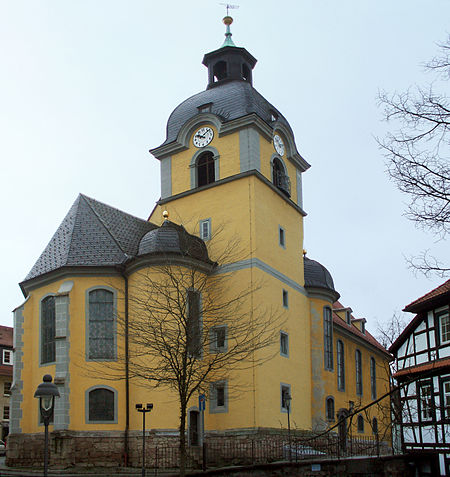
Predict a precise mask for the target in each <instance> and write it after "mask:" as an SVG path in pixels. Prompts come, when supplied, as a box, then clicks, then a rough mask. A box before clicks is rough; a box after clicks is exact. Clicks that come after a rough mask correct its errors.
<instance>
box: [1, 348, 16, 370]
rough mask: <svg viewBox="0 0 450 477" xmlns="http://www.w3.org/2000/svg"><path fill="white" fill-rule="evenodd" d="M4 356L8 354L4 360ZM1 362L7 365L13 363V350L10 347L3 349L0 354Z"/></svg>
mask: <svg viewBox="0 0 450 477" xmlns="http://www.w3.org/2000/svg"><path fill="white" fill-rule="evenodd" d="M6 356H8V358H7V360H6ZM2 359H3V361H2V363H3V364H6V365H8V366H12V365H13V364H14V363H13V352H12V350H11V349H4V350H3V356H2Z"/></svg>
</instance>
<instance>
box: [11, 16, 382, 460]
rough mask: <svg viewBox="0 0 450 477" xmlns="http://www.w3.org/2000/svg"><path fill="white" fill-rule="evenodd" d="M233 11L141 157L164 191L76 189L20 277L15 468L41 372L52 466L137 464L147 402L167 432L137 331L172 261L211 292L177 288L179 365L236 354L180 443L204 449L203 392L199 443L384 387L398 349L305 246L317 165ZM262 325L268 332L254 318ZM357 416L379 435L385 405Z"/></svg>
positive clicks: (359, 404)
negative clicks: (307, 178)
mask: <svg viewBox="0 0 450 477" xmlns="http://www.w3.org/2000/svg"><path fill="white" fill-rule="evenodd" d="M231 22H232V19H231V18H230V17H225V19H224V23H225V25H226V34H225V41H224V43H223V45H222V46H221V47H220V48H219V49H217V50H215V51H212V52H210V53H207V54H205V56H204V58H203V65H204V66H205V67H206V68H207V71H208V76H207V77H208V83H207V87H206V89H205V90H204V91H202V92H200V93H198V94H196V95H194V96H192V97H190V98H188V99H186V100H185V101H183V102H182V103H181V104H180V105H179V106H177V107H176V108H175V110H174V111H173V112H172V114H171V115H170V117H169V119H168V122H167V136H166V138H165V140H164V142H163V143H162V144H161V145H160V146H158V147H155V148H154V149H152V150H151V151H150V152H151V154H152V155H153V156H154V157H155V158H156V160H158V161H159V162H160V170H161V193H160V199H159V200H158V202H157V204H156V206H155V208H154V209H153V210H152V211H151V213H150V216H149V218H148V219H142V218H137V217H134V216H132V215H130V214H127V213H126V212H122V211H120V210H118V209H116V208H114V207H111V206H109V205H106V204H104V203H102V202H100V201H97V200H94V199H93V198H90V197H87V196H85V195H79V196H78V197H77V198H76V200H75V202H74V203H73V205H72V207H71V209H70V210H69V212H68V213H67V215H66V217H65V218H64V220H63V221H62V223H61V224H60V226H59V227H58V228H57V230H56V232H55V234H54V235H53V237H52V238H51V240H50V242H49V244H48V245H47V247H46V248H45V250H44V251H43V252H42V254H41V256H40V257H39V258H38V260H37V261H36V263H35V264H34V266H33V267H32V268H31V270H30V272H29V274H28V275H27V276H26V278H25V279H24V281H23V282H21V283H20V287H21V289H22V292H23V294H24V297H25V301H24V303H23V304H21V305H20V306H18V307H17V308H16V310H15V311H14V376H13V385H12V388H11V405H10V423H9V426H10V435H9V441H8V454H7V463H8V465H29V464H32V459H33V458H34V456H35V455H36V452H37V449H38V448H40V446H42V434H43V431H44V427H43V424H42V420H41V418H40V415H39V408H38V402H37V400H36V399H35V398H34V397H33V396H34V392H35V390H36V388H37V386H38V385H39V384H40V383H41V381H42V377H43V375H44V374H50V375H51V376H52V377H53V379H54V383H55V384H56V385H57V387H58V390H59V393H60V397H59V398H57V399H56V400H55V410H54V416H53V420H52V424H51V425H50V432H51V435H52V439H53V441H52V442H53V447H52V457H51V459H52V462H53V463H55V462H60V463H66V464H67V463H69V464H70V463H72V464H73V463H80V462H82V463H96V462H99V461H106V460H107V461H109V462H115V463H117V464H118V465H119V464H123V463H124V462H127V461H128V462H130V461H131V462H132V456H133V455H136V452H137V451H136V446H137V445H138V444H137V443H138V437H139V436H140V433H141V432H142V415H141V414H140V413H138V412H136V404H138V403H147V402H151V403H153V404H154V408H153V411H152V412H151V414H150V418H149V423H148V429H149V430H150V432H151V434H150V435H151V437H149V439H152V442H156V441H158V439H160V440H161V441H164V442H168V441H170V439H176V438H177V436H178V435H179V429H180V403H179V395H178V394H177V393H176V392H175V390H174V389H175V388H174V387H173V386H170V385H169V384H167V383H168V382H167V380H166V381H165V382H162V381H161V382H159V383H156V381H155V379H154V376H153V375H152V372H153V371H152V363H154V362H156V361H157V360H158V359H159V358H158V357H157V356H155V355H153V357H151V358H148V359H147V358H142V356H144V354H141V352H142V353H143V351H142V350H143V348H142V346H143V344H142V341H143V340H144V338H143V337H144V336H145V333H146V332H147V331H148V329H149V328H151V329H152V330H153V332H154V326H153V325H154V323H155V321H151V322H149V325H148V327H147V328H146V329H145V330H144V328H142V334H140V333H139V331H137V330H138V326H137V325H136V323H137V322H138V321H137V320H139V319H140V312H139V311H138V310H141V311H142V310H144V309H145V310H147V311H148V313H149V316H150V317H155V316H156V315H155V310H154V306H155V303H157V302H158V303H159V304H160V308H159V313H160V314H164V313H166V314H167V315H170V314H171V313H172V311H173V310H171V309H170V305H167V309H164V305H163V303H162V302H163V301H164V300H166V301H167V303H169V302H170V300H172V296H169V294H168V293H167V295H164V293H165V292H164V287H163V286H162V283H163V282H162V281H161V280H163V277H162V275H161V274H162V273H163V272H162V270H164V269H165V267H166V266H167V264H170V266H171V267H175V268H176V269H177V270H179V271H185V270H188V271H190V270H193V269H195V271H196V273H199V274H200V275H201V276H200V278H199V279H198V280H199V281H201V282H202V283H203V284H205V287H206V288H205V289H204V291H203V290H200V288H199V285H198V282H197V281H194V282H193V283H192V285H190V286H186V288H185V289H184V290H181V289H180V287H178V295H179V299H180V300H182V302H183V303H182V309H183V310H188V311H187V312H186V313H187V315H188V317H189V320H193V319H195V320H196V321H195V323H194V324H193V322H188V323H185V325H186V327H185V329H184V332H185V334H186V335H189V336H187V337H186V339H185V342H186V346H187V347H188V348H189V349H188V350H187V351H188V352H187V354H185V355H184V356H185V358H186V359H188V360H192V362H193V363H195V362H197V363H199V362H201V363H203V364H202V365H205V363H211V362H213V361H214V360H216V361H214V362H217V361H218V360H220V356H221V353H223V355H224V356H225V355H226V354H227V353H231V351H232V349H233V347H236V353H237V354H235V356H238V357H239V356H242V363H245V364H246V366H242V365H241V364H242V363H241V362H239V360H237V359H236V360H235V361H234V362H233V359H232V357H231V359H229V360H228V361H227V360H226V359H225V360H224V361H223V363H224V366H223V367H222V368H220V369H219V368H217V370H216V372H215V373H212V374H211V375H208V376H207V378H205V380H204V382H203V384H202V385H201V386H200V387H199V389H198V390H197V391H198V392H197V391H196V392H195V393H194V394H192V395H190V396H189V402H188V403H187V413H186V416H185V426H186V439H187V442H188V445H190V446H195V445H198V444H199V437H198V434H199V432H200V428H201V424H202V423H201V422H200V415H201V412H200V411H201V409H199V399H198V398H199V395H201V396H205V399H206V406H205V410H204V421H203V425H204V431H205V434H204V438H205V439H208V438H209V436H211V435H214V436H215V437H216V438H217V437H218V436H219V437H220V436H222V437H223V438H224V439H232V438H233V436H235V435H240V436H241V437H242V435H245V434H248V435H250V434H253V435H255V434H258V435H263V434H265V433H266V434H270V433H274V432H275V431H277V432H278V431H279V432H285V431H286V428H287V416H288V411H289V417H290V425H291V428H292V429H293V430H298V431H300V430H301V431H310V432H318V431H324V430H326V429H328V428H329V427H332V426H334V425H336V424H337V423H338V416H340V415H344V414H345V415H349V414H351V413H352V412H355V411H357V409H358V408H363V407H364V406H366V405H367V404H370V403H371V402H374V401H376V400H377V399H378V398H379V397H381V396H383V395H384V394H385V393H386V392H387V391H388V389H389V366H388V363H389V361H390V359H391V355H390V354H389V353H388V352H387V351H386V350H385V349H384V348H383V347H382V346H381V345H380V344H379V343H378V342H377V341H376V340H375V338H373V336H371V334H370V333H369V332H368V331H367V330H366V329H365V322H366V320H365V319H364V318H361V317H360V318H357V317H355V316H353V314H352V310H351V308H350V307H349V306H346V305H344V304H342V301H338V300H340V295H339V293H338V291H337V289H336V288H335V285H334V282H333V279H332V276H331V274H330V272H329V271H328V270H327V269H326V268H325V266H324V265H322V264H321V263H319V262H318V261H316V260H313V259H312V258H310V257H308V256H307V255H306V252H304V250H303V233H304V227H303V224H304V218H305V216H306V212H305V210H304V207H303V198H302V180H303V175H304V173H305V172H306V171H307V170H308V168H309V167H310V165H309V164H308V162H307V161H306V160H305V159H304V158H303V157H302V155H301V154H300V153H299V151H298V150H297V145H296V143H295V139H294V133H293V131H292V129H291V127H290V125H289V122H288V121H287V119H286V118H285V117H284V116H283V114H282V113H281V112H280V111H279V110H278V109H277V108H276V107H275V106H273V105H272V104H271V103H270V102H269V101H268V100H267V99H265V98H264V97H263V96H262V95H261V94H259V93H258V91H256V89H255V88H254V87H253V70H254V67H255V64H256V59H255V58H254V57H253V56H252V55H251V54H250V53H249V52H248V51H247V50H246V49H245V48H241V47H237V46H235V44H234V42H233V40H232V37H231V32H230V25H231ZM269 61H270V59H269ZM183 273H184V272H183ZM171 277H172V276H171ZM164 279H165V280H167V276H166V277H165V278H164ZM218 279H221V280H222V282H221V286H222V288H221V292H220V293H219V294H216V295H215V298H214V297H213V298H211V296H207V295H208V293H207V292H208V286H209V285H208V284H209V283H217V280H218ZM196 280H197V279H196ZM149 284H151V285H152V287H153V289H152V290H153V291H152V292H151V293H150V292H149V294H148V295H146V292H144V291H143V290H144V288H145V286H149ZM158 284H159V285H158ZM155 289H156V290H158V292H159V295H158V296H156V292H155ZM199 290H200V291H199ZM152 293H154V294H155V297H153V296H152ZM145 296H148V297H149V298H148V299H147V300H146V301H145V300H144V297H145ZM161 296H163V298H164V299H161ZM180 297H181V298H180ZM234 297H239V299H238V300H235V299H234ZM158 300H159V301H158ZM144 302H145V303H144ZM235 302H238V306H237V307H236V308H235V309H234V311H233V312H232V313H228V314H227V313H222V314H221V313H220V310H218V308H220V306H218V305H217V303H221V304H222V305H223V309H224V310H230V309H231V308H230V307H231V304H233V303H235ZM138 303H139V306H141V307H142V308H138ZM177 306H178V304H177ZM208 307H209V310H211V309H214V311H212V312H211V311H209V312H208ZM214 307H215V308H214ZM227 307H228V308H227ZM238 314H239V317H238ZM233 315H234V316H233ZM212 316H213V317H214V318H211V317H212ZM155 319H156V320H157V318H155ZM258 320H265V321H264V323H265V324H266V325H267V326H265V327H264V329H262V327H259V328H258V323H262V322H259V321H258ZM255 322H256V324H255V326H254V327H253V328H252V327H250V328H249V327H245V323H255ZM237 324H238V325H239V327H240V328H239V331H240V334H239V336H238V334H237V332H236V326H237ZM133 333H134V335H133ZM265 333H267V336H266V335H265ZM245 334H247V335H248V340H249V342H250V343H255V342H256V341H254V340H255V336H254V335H255V334H259V335H260V336H261V337H262V338H260V337H259V336H258V337H257V338H258V339H260V341H259V343H260V344H261V340H262V342H264V340H266V341H265V345H264V346H259V345H256V346H255V347H254V348H252V346H253V345H251V346H250V347H249V349H248V350H247V351H248V352H247V354H245V353H242V355H240V354H239V353H240V352H241V351H240V349H239V348H238V346H237V345H236V343H241V346H242V344H243V343H244V344H245V341H244V340H243V335H245ZM203 336H205V338H202V337H203ZM138 338H142V339H141V341H140V342H139V339H138ZM162 338H164V339H165V340H166V341H168V342H169V343H170V346H169V348H170V350H171V352H172V350H173V349H174V348H176V347H177V346H180V343H182V342H183V340H184V337H183V336H182V337H181V338H180V339H174V338H171V335H170V333H167V334H166V335H165V336H163V337H156V335H154V336H153V338H152V339H154V340H155V341H156V340H157V339H162ZM150 341H151V340H150ZM193 343H195V345H194V346H193ZM205 343H208V345H205ZM153 344H154V342H153V341H152V345H151V346H153ZM166 345H167V343H166ZM140 346H141V347H140ZM151 346H150V347H151ZM185 351H186V349H185ZM163 354H164V353H163V352H161V356H162V355H163ZM231 356H232V355H231ZM139 357H140V358H139ZM138 359H141V361H139V360H138ZM146 359H147V361H146ZM133 360H135V361H134V362H133ZM136 360H138V361H136ZM152 360H153V361H152ZM136 362H137V363H139V366H140V367H139V369H140V370H141V374H140V373H139V372H138V371H137V367H136ZM133 363H134V364H133ZM133 366H135V367H134V368H133ZM343 413H344V414H343ZM351 426H352V434H353V435H361V436H366V437H367V438H373V436H374V435H375V434H376V433H377V434H378V433H380V435H383V436H384V439H386V440H387V439H388V437H389V429H390V419H389V412H388V413H387V414H386V413H385V412H383V411H382V410H381V409H380V408H379V407H376V406H374V407H373V408H372V409H371V411H370V414H368V413H367V412H365V413H361V414H360V415H355V418H354V419H353V420H352V421H351ZM335 432H337V429H335ZM381 433H383V434H381ZM102 442H103V443H105V446H104V447H103V449H106V450H105V451H104V455H103V456H102V455H101V452H102V451H101V447H100V446H99V443H102ZM139 442H140V441H139ZM106 443H107V444H106ZM96 446H97V447H96ZM92 449H95V452H94V451H92Z"/></svg>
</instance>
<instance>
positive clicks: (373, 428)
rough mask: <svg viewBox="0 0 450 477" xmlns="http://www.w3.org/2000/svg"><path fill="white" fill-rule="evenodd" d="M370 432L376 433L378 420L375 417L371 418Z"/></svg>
mask: <svg viewBox="0 0 450 477" xmlns="http://www.w3.org/2000/svg"><path fill="white" fill-rule="evenodd" d="M372 432H373V433H374V434H378V420H377V418H376V417H374V418H373V419H372Z"/></svg>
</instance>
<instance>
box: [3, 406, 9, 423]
mask: <svg viewBox="0 0 450 477" xmlns="http://www.w3.org/2000/svg"><path fill="white" fill-rule="evenodd" d="M3 420H4V421H9V406H5V407H4V408H3Z"/></svg>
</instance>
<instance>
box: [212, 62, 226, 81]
mask: <svg viewBox="0 0 450 477" xmlns="http://www.w3.org/2000/svg"><path fill="white" fill-rule="evenodd" d="M213 75H214V80H215V81H221V80H223V79H225V78H226V77H227V64H226V62H225V61H218V62H217V63H216V64H215V65H214V69H213Z"/></svg>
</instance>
